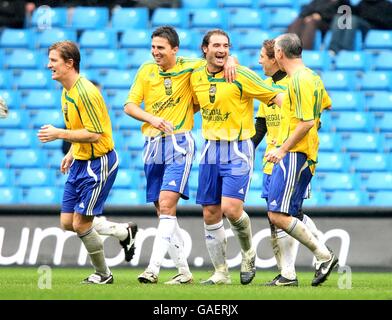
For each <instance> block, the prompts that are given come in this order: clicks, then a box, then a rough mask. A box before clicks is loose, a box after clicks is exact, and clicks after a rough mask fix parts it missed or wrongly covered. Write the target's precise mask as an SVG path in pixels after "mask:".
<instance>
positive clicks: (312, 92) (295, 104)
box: [277, 67, 331, 163]
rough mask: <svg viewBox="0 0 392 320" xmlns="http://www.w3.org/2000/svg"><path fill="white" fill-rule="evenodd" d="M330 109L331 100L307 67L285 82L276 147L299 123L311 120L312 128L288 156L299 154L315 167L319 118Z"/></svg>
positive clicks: (314, 74)
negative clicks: (285, 91)
mask: <svg viewBox="0 0 392 320" xmlns="http://www.w3.org/2000/svg"><path fill="white" fill-rule="evenodd" d="M330 105H331V99H330V97H329V96H328V93H327V91H326V90H325V88H324V84H323V82H322V80H321V78H320V77H319V75H318V74H317V73H315V72H314V71H312V70H311V69H309V68H307V67H303V68H300V69H299V70H297V71H296V72H295V73H294V74H293V75H292V77H290V79H289V83H288V88H287V94H286V95H285V96H284V99H283V103H282V108H281V126H280V130H279V136H278V141H277V146H281V145H282V144H283V143H284V142H285V141H286V139H287V138H288V137H289V136H290V135H291V134H292V133H293V132H294V130H295V128H296V127H297V125H298V123H299V122H300V121H310V120H314V121H315V124H314V126H313V127H312V128H311V129H310V130H309V131H308V132H307V134H306V135H305V137H304V138H303V139H302V140H301V141H299V142H298V143H297V144H296V145H295V146H294V147H292V148H291V149H290V152H303V153H305V154H306V155H307V158H308V160H310V161H311V162H313V163H316V162H317V154H318V146H319V138H318V133H317V130H318V124H319V122H320V115H321V111H322V110H323V109H324V108H326V107H328V106H330Z"/></svg>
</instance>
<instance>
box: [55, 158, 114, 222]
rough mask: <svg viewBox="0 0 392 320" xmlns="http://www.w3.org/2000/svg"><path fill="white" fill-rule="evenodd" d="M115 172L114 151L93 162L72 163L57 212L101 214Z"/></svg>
mask: <svg viewBox="0 0 392 320" xmlns="http://www.w3.org/2000/svg"><path fill="white" fill-rule="evenodd" d="M117 170H118V159H117V153H116V151H115V150H112V151H110V152H108V153H107V154H105V155H104V156H102V157H99V158H97V159H94V160H74V161H73V163H72V165H71V167H70V168H69V175H68V179H67V181H66V183H65V187H64V195H63V202H62V205H61V212H62V213H71V212H72V213H73V212H77V213H80V214H83V215H86V216H95V215H100V214H102V211H103V206H104V203H105V201H106V198H107V197H108V194H109V191H110V189H111V187H112V185H113V183H114V180H115V179H116V175H117Z"/></svg>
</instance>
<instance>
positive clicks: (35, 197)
mask: <svg viewBox="0 0 392 320" xmlns="http://www.w3.org/2000/svg"><path fill="white" fill-rule="evenodd" d="M21 202H22V203H24V204H33V205H54V204H59V202H60V191H59V190H58V189H57V188H54V187H53V186H51V187H31V188H28V189H26V190H25V194H24V196H23V199H22V201H21Z"/></svg>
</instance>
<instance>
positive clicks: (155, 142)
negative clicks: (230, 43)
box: [124, 26, 234, 284]
mask: <svg viewBox="0 0 392 320" xmlns="http://www.w3.org/2000/svg"><path fill="white" fill-rule="evenodd" d="M151 39H152V42H151V54H152V56H153V58H154V61H148V62H146V63H144V64H143V65H142V66H141V67H140V68H139V70H138V72H137V74H136V76H135V80H134V82H133V84H132V87H131V89H130V91H129V95H128V98H127V100H126V102H125V106H124V111H125V113H127V114H128V115H130V116H132V117H134V118H135V119H137V120H140V121H143V122H144V123H143V125H142V133H143V135H144V136H145V137H146V141H145V144H144V153H143V161H144V172H145V175H146V179H147V190H146V193H147V202H154V205H155V207H156V210H157V215H158V217H159V224H158V229H157V234H156V236H155V240H154V245H153V249H152V254H151V258H150V263H149V265H148V267H147V268H146V270H145V271H144V272H143V273H142V274H140V275H139V277H138V280H139V282H141V283H156V282H158V274H159V271H160V267H161V264H162V261H163V258H164V256H165V254H166V253H167V252H169V254H170V256H171V258H172V260H173V261H174V262H175V264H176V267H177V268H178V274H177V275H175V276H174V277H173V279H172V280H170V281H167V282H166V284H186V283H190V282H192V281H193V278H192V273H191V272H190V270H189V266H188V262H187V260H186V257H185V254H184V252H183V250H184V249H183V238H182V235H181V230H180V227H179V225H178V222H177V217H176V207H177V202H178V200H179V198H180V197H181V198H183V199H186V200H187V199H189V191H188V178H189V174H190V171H191V168H192V162H193V158H194V152H195V143H194V139H193V137H192V134H191V130H192V128H193V116H194V109H193V108H194V103H193V100H192V92H191V88H190V76H191V74H192V71H193V70H194V69H195V68H197V67H199V66H201V65H203V64H205V60H203V59H190V58H185V57H177V52H178V50H179V45H180V43H179V38H178V34H177V32H176V30H175V29H174V28H172V27H170V26H163V27H159V28H157V29H156V30H154V31H153V33H152V36H151ZM233 64H234V63H233ZM229 71H234V68H231V69H230V70H229ZM142 102H144V110H143V109H142V108H141V107H140V106H141V104H142Z"/></svg>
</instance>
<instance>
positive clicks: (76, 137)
mask: <svg viewBox="0 0 392 320" xmlns="http://www.w3.org/2000/svg"><path fill="white" fill-rule="evenodd" d="M37 136H38V139H39V140H40V141H41V142H43V143H46V142H50V141H54V140H57V139H63V140H67V141H69V142H81V143H83V142H87V143H94V142H98V140H99V139H100V138H101V134H100V133H96V132H90V131H88V130H87V129H77V130H67V129H62V128H56V127H54V126H52V125H51V124H45V125H43V126H42V127H41V129H40V130H39V131H38V134H37Z"/></svg>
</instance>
